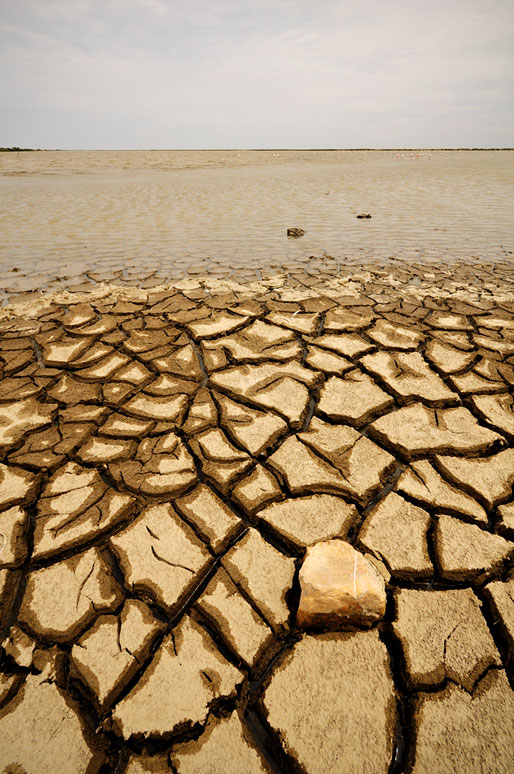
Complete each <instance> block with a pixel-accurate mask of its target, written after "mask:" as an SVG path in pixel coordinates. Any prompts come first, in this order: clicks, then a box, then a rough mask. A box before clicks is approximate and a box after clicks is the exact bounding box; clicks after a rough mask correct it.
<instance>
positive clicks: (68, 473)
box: [0, 268, 514, 774]
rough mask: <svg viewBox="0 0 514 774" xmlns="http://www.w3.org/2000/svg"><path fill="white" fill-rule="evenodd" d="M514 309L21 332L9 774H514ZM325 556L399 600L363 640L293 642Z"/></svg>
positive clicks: (6, 391) (13, 328)
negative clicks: (308, 585) (357, 568)
mask: <svg viewBox="0 0 514 774" xmlns="http://www.w3.org/2000/svg"><path fill="white" fill-rule="evenodd" d="M513 281H514V272H512V270H511V271H510V272H509V271H508V270H507V269H506V268H504V269H503V270H502V272H500V273H499V274H495V273H494V272H492V271H489V270H485V269H484V271H482V272H480V271H479V270H478V269H476V268H474V269H473V271H468V270H466V269H465V268H461V269H453V270H452V271H451V272H448V271H443V270H441V271H436V270H433V271H431V272H428V271H425V273H423V272H422V271H418V272H414V271H409V270H398V271H396V273H394V272H393V270H390V272H389V274H387V275H386V274H384V273H383V272H382V273H381V272H379V271H377V272H376V273H375V274H373V273H370V272H368V273H366V274H361V275H356V274H355V276H348V277H346V278H344V279H339V280H334V279H330V278H320V279H319V281H312V282H309V283H307V284H306V283H303V284H302V282H299V281H296V282H295V283H293V282H291V281H290V280H288V279H287V278H286V279H284V277H282V278H281V277H279V276H277V277H275V278H273V279H269V280H268V281H266V280H262V281H260V282H252V283H246V284H238V283H236V282H222V281H216V280H212V281H209V280H208V279H200V280H197V279H194V280H185V281H182V282H179V283H177V284H176V285H175V286H174V287H168V288H157V289H146V290H144V289H138V288H127V289H122V288H120V287H118V288H113V287H104V288H102V289H101V290H99V291H98V292H96V293H92V292H89V293H87V294H82V295H81V294H80V293H76V294H73V293H71V292H70V293H62V294H60V295H54V296H47V297H43V298H40V299H38V300H37V302H33V301H31V302H30V303H28V304H25V305H23V304H22V303H21V304H18V305H17V306H16V305H12V306H10V307H5V308H4V309H3V310H2V311H1V314H2V319H1V320H0V364H1V368H2V379H1V382H0V454H1V460H0V596H1V609H0V610H1V612H0V625H1V627H2V632H1V646H0V647H1V650H0V655H1V662H0V668H1V673H0V740H1V741H0V770H1V771H3V772H8V774H22V773H23V772H25V773H26V774H44V773H45V772H49V773H50V772H51V773H52V774H53V772H55V771H59V772H62V774H68V773H69V774H78V773H82V772H83V773H84V774H92V773H93V772H99V773H100V774H109V773H110V774H161V773H162V772H176V774H204V773H205V774H208V773H209V772H212V773H213V774H214V773H216V774H217V773H218V772H223V773H224V774H225V773H226V774H230V773H233V774H247V773H248V774H250V773H251V774H263V773H264V772H268V774H270V773H273V774H278V773H279V772H284V773H288V772H292V773H293V774H299V773H301V772H303V774H327V773H328V772H345V774H346V772H356V773H357V772H366V774H368V773H374V772H377V773H378V772H384V773H385V772H390V773H391V774H396V773H397V772H417V773H420V772H423V773H424V772H427V773H428V772H435V771H437V772H459V773H460V772H463V774H464V772H465V773H466V774H469V772H493V771H494V772H511V771H512V770H513V769H514V747H513V745H512V739H513V736H514V691H513V686H514V667H513V650H514V569H513V557H514V497H513V483H514V397H513V386H514V301H513V293H512V288H513ZM331 539H337V540H341V541H345V542H346V543H349V544H351V545H352V546H353V547H354V548H355V549H357V550H358V551H359V552H360V553H361V554H362V555H364V556H365V557H366V559H367V560H368V561H369V562H370V563H371V564H372V565H373V566H374V567H375V568H376V570H377V572H378V573H380V577H381V578H383V582H384V583H385V589H386V595H387V604H386V607H385V613H384V615H383V616H381V617H380V618H379V620H375V621H374V622H373V623H372V624H371V626H369V627H368V628H358V627H355V628H353V629H351V628H346V630H343V631H334V630H333V627H332V628H331V629H330V630H329V629H328V627H327V628H326V629H325V630H324V628H323V626H322V625H317V626H313V627H311V628H309V627H305V626H303V627H301V626H299V624H298V620H299V619H297V615H296V614H297V610H298V605H299V599H300V580H299V571H300V569H301V567H302V564H303V561H304V557H305V554H306V550H307V548H308V547H309V546H312V545H314V544H316V543H320V542H322V541H326V540H331ZM352 550H353V549H352ZM366 566H368V565H366ZM381 582H382V581H381Z"/></svg>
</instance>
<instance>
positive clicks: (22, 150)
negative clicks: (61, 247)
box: [0, 147, 514, 153]
mask: <svg viewBox="0 0 514 774" xmlns="http://www.w3.org/2000/svg"><path fill="white" fill-rule="evenodd" d="M45 151H47V152H48V151H50V152H52V153H81V152H85V153H113V152H116V153H137V152H139V151H141V152H143V153H162V152H163V151H172V152H173V153H217V152H219V153H230V152H234V153H235V152H241V151H243V152H244V153H263V152H266V151H269V152H275V153H276V152H278V151H280V152H282V153H284V152H287V151H308V152H309V153H329V152H331V153H334V152H343V151H344V152H345V153H351V152H362V151H374V152H377V153H378V152H385V151H387V152H391V153H392V152H398V151H409V152H411V151H423V152H424V151H430V152H432V151H434V152H436V151H469V152H471V151H514V148H17V147H12V148H0V153H27V152H33V153H36V152H45Z"/></svg>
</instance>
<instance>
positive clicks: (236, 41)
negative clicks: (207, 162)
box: [0, 0, 514, 148]
mask: <svg viewBox="0 0 514 774" xmlns="http://www.w3.org/2000/svg"><path fill="white" fill-rule="evenodd" d="M513 40H514V3H513V1H512V0H489V1H488V2H484V0H427V2H424V1H422V0H389V2H387V0H352V2H346V0H0V73H1V75H0V146H2V145H3V146H11V145H20V146H23V147H44V148H270V147H273V148H283V147H290V148H324V147H330V148H352V147H459V146H462V147H469V146H480V147H502V146H514V45H513Z"/></svg>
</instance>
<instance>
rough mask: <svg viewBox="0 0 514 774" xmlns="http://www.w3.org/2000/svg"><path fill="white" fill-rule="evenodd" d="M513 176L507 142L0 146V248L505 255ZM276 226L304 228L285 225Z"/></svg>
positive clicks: (127, 256)
mask: <svg viewBox="0 0 514 774" xmlns="http://www.w3.org/2000/svg"><path fill="white" fill-rule="evenodd" d="M513 182H514V152H511V151H502V152H484V151H480V152H465V151H445V152H439V151H432V152H431V155H430V156H429V154H428V153H427V152H424V153H423V154H420V156H419V158H417V157H416V153H413V155H412V157H411V155H410V153H409V152H404V154H403V156H402V155H400V156H399V157H397V154H396V152H394V151H363V152H360V151H353V152H349V151H77V152H71V151H70V152H68V151H62V152H55V151H45V152H38V153H2V154H0V262H1V265H2V268H4V269H8V268H10V267H12V266H13V265H16V266H20V267H22V266H27V265H30V266H32V267H33V271H38V270H41V269H42V267H43V268H44V269H45V270H50V268H51V267H54V268H55V269H57V268H58V267H59V265H65V264H66V265H67V266H68V267H71V268H72V269H73V270H75V271H77V272H78V271H79V270H80V271H84V268H85V267H87V266H94V267H96V268H98V267H102V266H104V265H105V266H113V265H117V266H120V267H122V266H123V265H128V266H132V267H133V268H134V267H136V268H137V269H138V270H139V271H140V272H143V271H144V269H145V268H152V267H162V266H175V267H178V268H182V269H183V268H185V267H187V266H188V265H189V266H190V265H191V264H192V263H193V264H194V263H195V262H198V261H201V262H202V265H204V266H207V267H208V268H212V269H215V268H217V269H218V270H219V268H220V267H225V268H227V267H234V266H241V267H244V266H248V267H249V268H254V267H255V266H260V267H263V268H264V267H266V268H267V267H270V266H273V265H277V264H282V263H286V264H287V263H291V262H302V261H308V259H309V256H311V255H316V256H320V255H322V254H323V253H328V254H329V255H332V256H334V257H335V258H337V259H338V260H341V261H345V260H350V261H356V260H363V261H369V260H378V261H382V260H384V259H386V258H388V257H390V256H394V257H398V258H400V259H402V258H403V259H405V260H409V261H411V260H417V261H420V260H423V259H430V260H432V259H442V260H443V261H445V262H447V261H450V260H452V259H458V260H462V259H468V258H472V257H476V258H480V259H483V260H486V261H495V260H506V259H507V260H511V258H512V251H514V218H513V217H512V213H513V211H514V186H513ZM363 212H369V213H370V214H371V215H372V218H371V219H362V220H361V219H357V217H356V216H357V215H358V214H360V213H363ZM288 227H300V228H302V229H304V230H305V231H306V234H305V236H304V237H302V238H301V239H297V240H292V239H288V238H287V236H286V229H287V228H288Z"/></svg>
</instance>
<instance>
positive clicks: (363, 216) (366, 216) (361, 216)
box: [357, 212, 371, 218]
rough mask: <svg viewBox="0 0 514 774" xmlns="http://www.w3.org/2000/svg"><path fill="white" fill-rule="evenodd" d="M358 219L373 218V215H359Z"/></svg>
mask: <svg viewBox="0 0 514 774" xmlns="http://www.w3.org/2000/svg"><path fill="white" fill-rule="evenodd" d="M357 217H358V218H371V215H370V214H369V212H368V213H366V214H363V215H357Z"/></svg>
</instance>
